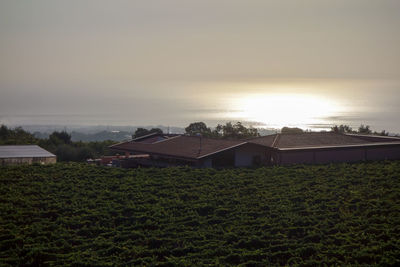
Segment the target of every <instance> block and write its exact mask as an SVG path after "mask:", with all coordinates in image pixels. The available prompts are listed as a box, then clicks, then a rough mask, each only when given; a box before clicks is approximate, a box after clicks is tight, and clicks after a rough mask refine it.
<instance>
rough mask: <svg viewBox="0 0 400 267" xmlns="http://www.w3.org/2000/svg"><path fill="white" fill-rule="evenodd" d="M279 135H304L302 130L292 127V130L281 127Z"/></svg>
mask: <svg viewBox="0 0 400 267" xmlns="http://www.w3.org/2000/svg"><path fill="white" fill-rule="evenodd" d="M281 133H283V134H301V133H304V131H303V129H300V128H297V127H294V128H290V127H283V128H282V130H281Z"/></svg>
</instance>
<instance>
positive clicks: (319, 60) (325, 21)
mask: <svg viewBox="0 0 400 267" xmlns="http://www.w3.org/2000/svg"><path fill="white" fill-rule="evenodd" d="M399 14H400V1H398V0H392V1H390V0H379V1H377V0H343V1H342V0H335V1H331V0H315V1H314V0H293V1H283V0H279V1H267V0H263V1H251V0H246V1H232V0H229V1H215V0H213V1H204V0H202V1H188V0H185V1H175V0H174V1H161V0H159V1H149V0H146V1H128V0H127V1H116V0H113V1H100V0H93V1H85V0H79V1H70V0H69V1H55V0H49V1H41V0H35V1H15V0H10V1H5V0H0V119H1V117H2V116H3V117H6V118H10V116H13V115H24V114H25V115H26V114H28V115H38V114H39V115H40V114H75V115H79V114H85V115H94V114H115V115H114V116H120V115H121V114H122V113H124V114H125V115H126V116H127V117H130V118H131V119H132V120H131V121H132V123H135V122H137V123H144V121H146V120H148V122H149V123H156V122H157V120H158V121H159V123H163V122H164V121H166V120H167V121H168V120H170V122H171V123H174V122H173V118H176V117H177V116H178V114H180V113H185V112H186V111H187V114H189V115H190V116H193V118H195V117H196V114H197V112H198V111H199V110H200V111H201V110H208V111H209V112H212V111H213V110H214V109H217V110H219V109H221V108H222V107H221V103H222V102H221V98H227V97H229V95H230V94H233V93H235V92H240V93H243V92H252V91H262V92H267V93H268V92H269V90H274V88H275V90H280V88H284V87H285V86H282V85H287V84H292V87H291V89H290V90H291V92H296V90H298V91H299V92H300V91H301V90H305V91H308V92H313V93H318V94H321V95H325V96H327V97H330V96H332V97H336V98H347V97H345V94H346V93H350V95H352V97H353V98H352V99H354V100H357V99H358V98H359V96H360V95H361V96H363V95H364V96H363V97H364V98H363V97H361V98H363V99H364V100H365V101H366V99H367V98H366V97H365V94H366V93H365V92H364V91H363V90H364V89H365V90H368V88H370V87H371V86H372V85H370V86H366V87H363V86H360V84H365V83H368V82H370V81H373V84H374V85H377V84H378V85H377V87H375V88H378V87H379V84H380V83H381V84H384V86H382V88H386V89H387V88H388V89H387V90H389V91H390V94H391V97H389V98H384V97H382V96H379V94H377V95H378V96H375V97H373V98H370V99H371V100H372V99H380V100H379V101H381V102H382V101H386V99H387V100H388V101H392V102H393V99H395V100H396V101H397V100H400V97H399V95H400V88H399V87H398V85H399V81H400V15H399ZM313 81H316V82H313ZM352 82H354V84H357V86H355V87H354V88H357V90H359V91H357V92H358V93H354V92H350V91H351V90H349V89H350V88H353V86H341V85H343V84H350V83H352ZM263 84H265V86H262V85H263ZM277 84H279V86H275V85H277ZM304 84H308V85H310V84H314V86H309V87H307V88H305V89H304V88H303V89H301V88H300V87H302V85H304ZM321 84H325V85H326V86H325V87H324V86H315V85H321ZM387 84H390V85H389V86H386V85H387ZM330 85H331V86H330ZM333 85H335V86H333ZM274 86H275V87H274ZM332 86H333V87H332ZM303 87H304V86H303ZM257 88H258V89H257ZM363 88H364V89H363ZM386 89H385V90H386ZM282 90H283V89H282ZM287 90H289V89H287ZM290 90H289V91H290ZM392 102H391V103H392ZM392 104H393V103H392ZM223 108H227V107H223ZM127 114H129V115H127ZM189 115H188V116H189ZM200 117H201V116H200ZM190 119H191V118H186V119H182V123H184V122H187V121H188V120H189V121H190ZM9 120H10V119H9ZM167 123H169V122H167ZM176 123H178V121H176Z"/></svg>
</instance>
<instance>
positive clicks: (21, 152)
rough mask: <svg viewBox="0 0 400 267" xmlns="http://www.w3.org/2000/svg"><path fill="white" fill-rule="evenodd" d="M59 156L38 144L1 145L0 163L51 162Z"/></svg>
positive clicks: (55, 160) (54, 161)
mask: <svg viewBox="0 0 400 267" xmlns="http://www.w3.org/2000/svg"><path fill="white" fill-rule="evenodd" d="M56 162H57V157H56V156H55V155H54V154H52V153H50V152H48V151H47V150H44V149H43V148H41V147H40V146H37V145H13V146H10V145H7V146H0V165H19V164H33V163H40V164H49V163H56Z"/></svg>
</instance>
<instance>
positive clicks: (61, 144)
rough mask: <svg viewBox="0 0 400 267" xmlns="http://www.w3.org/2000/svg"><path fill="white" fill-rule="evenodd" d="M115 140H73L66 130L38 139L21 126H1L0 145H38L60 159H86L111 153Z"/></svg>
mask: <svg viewBox="0 0 400 267" xmlns="http://www.w3.org/2000/svg"><path fill="white" fill-rule="evenodd" d="M114 143H115V142H113V141H102V142H87V143H85V142H72V141H71V135H70V134H68V133H67V132H65V131H62V132H57V131H56V132H53V133H52V134H50V135H49V138H46V139H37V138H35V137H34V136H33V135H32V134H30V133H29V132H26V131H24V130H23V129H22V128H21V127H17V128H15V129H10V128H8V127H7V126H4V125H2V126H1V127H0V145H30V144H35V145H38V146H40V147H42V148H44V149H46V150H48V151H50V152H52V153H54V154H55V155H56V156H57V160H58V161H85V160H86V159H88V158H94V157H100V156H102V155H111V154H112V153H113V152H112V151H111V150H110V149H109V148H108V147H109V146H110V145H112V144H114Z"/></svg>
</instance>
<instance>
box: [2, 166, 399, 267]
mask: <svg viewBox="0 0 400 267" xmlns="http://www.w3.org/2000/svg"><path fill="white" fill-rule="evenodd" d="M0 214H1V216H0V251H1V252H0V265H7V264H9V265H13V266H16V265H40V264H43V265H63V264H65V265H74V266H107V265H125V264H126V265H151V264H160V265H171V266H173V265H186V266H191V265H204V264H211V265H217V264H221V265H231V264H232V265H236V264H244V265H250V266H254V265H260V266H265V265H285V264H288V265H297V264H299V265H309V266H315V265H317V264H321V263H326V264H328V265H332V264H340V265H344V264H346V265H348V264H355V265H357V264H360V265H366V264H379V265H396V264H399V263H400V260H399V259H400V161H392V162H374V163H361V164H336V165H327V166H294V167H289V168H287V167H274V168H260V169H229V170H220V171H218V170H214V169H191V168H166V169H135V170H127V169H115V168H105V167H96V166H89V165H84V164H77V163H71V164H62V163H59V164H55V165H49V166H39V165H33V166H18V167H0Z"/></svg>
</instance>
